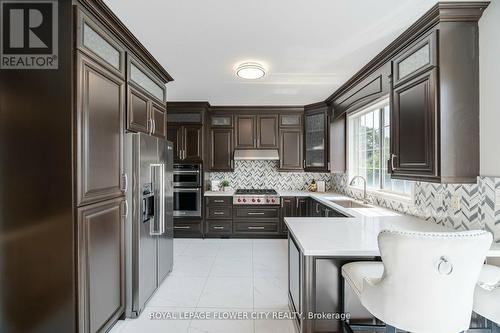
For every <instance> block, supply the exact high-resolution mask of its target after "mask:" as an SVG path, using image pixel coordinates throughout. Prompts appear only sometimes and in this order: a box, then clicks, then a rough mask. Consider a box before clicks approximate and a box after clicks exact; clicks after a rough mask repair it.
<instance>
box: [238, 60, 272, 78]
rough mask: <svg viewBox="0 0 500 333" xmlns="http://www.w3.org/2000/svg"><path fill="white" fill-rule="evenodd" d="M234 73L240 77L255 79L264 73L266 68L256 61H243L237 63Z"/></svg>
mask: <svg viewBox="0 0 500 333" xmlns="http://www.w3.org/2000/svg"><path fill="white" fill-rule="evenodd" d="M236 75H238V76H239V77H241V78H242V79H247V80H255V79H260V78H261V77H263V76H264V75H266V70H265V69H264V67H263V66H262V65H261V64H259V63H256V62H245V63H242V64H241V65H238V67H237V68H236Z"/></svg>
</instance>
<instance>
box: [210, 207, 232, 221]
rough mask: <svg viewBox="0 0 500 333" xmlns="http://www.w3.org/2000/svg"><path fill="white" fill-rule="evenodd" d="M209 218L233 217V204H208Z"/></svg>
mask: <svg viewBox="0 0 500 333" xmlns="http://www.w3.org/2000/svg"><path fill="white" fill-rule="evenodd" d="M206 217H207V219H231V218H233V207H232V206H207V215H206Z"/></svg>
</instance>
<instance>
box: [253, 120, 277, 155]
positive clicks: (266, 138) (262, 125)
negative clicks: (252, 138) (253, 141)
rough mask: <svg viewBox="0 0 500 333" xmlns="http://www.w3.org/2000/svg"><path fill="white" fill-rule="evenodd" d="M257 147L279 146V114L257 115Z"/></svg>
mask: <svg viewBox="0 0 500 333" xmlns="http://www.w3.org/2000/svg"><path fill="white" fill-rule="evenodd" d="M257 148H278V116H277V115H269V116H267V115H266V116H258V117H257Z"/></svg>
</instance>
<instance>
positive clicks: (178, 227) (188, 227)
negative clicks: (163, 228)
mask: <svg viewBox="0 0 500 333" xmlns="http://www.w3.org/2000/svg"><path fill="white" fill-rule="evenodd" d="M174 229H191V227H190V226H182V227H181V226H178V225H177V226H174Z"/></svg>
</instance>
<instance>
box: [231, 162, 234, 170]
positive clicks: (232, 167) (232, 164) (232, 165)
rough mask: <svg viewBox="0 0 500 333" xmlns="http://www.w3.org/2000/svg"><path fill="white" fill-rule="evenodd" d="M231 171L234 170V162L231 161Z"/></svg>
mask: <svg viewBox="0 0 500 333" xmlns="http://www.w3.org/2000/svg"><path fill="white" fill-rule="evenodd" d="M231 169H234V160H231Z"/></svg>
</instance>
